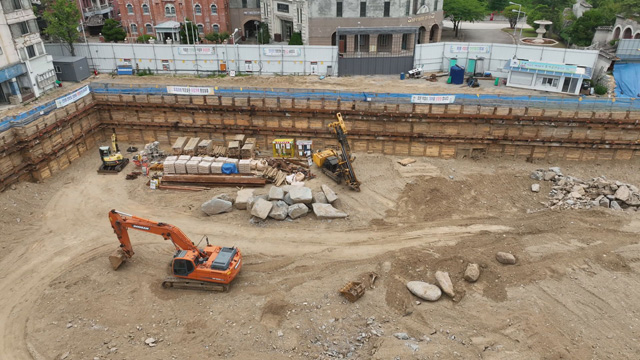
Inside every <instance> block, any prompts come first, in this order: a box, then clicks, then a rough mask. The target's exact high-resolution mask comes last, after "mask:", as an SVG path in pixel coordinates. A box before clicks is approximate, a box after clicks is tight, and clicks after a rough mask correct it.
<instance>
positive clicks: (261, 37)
mask: <svg viewBox="0 0 640 360" xmlns="http://www.w3.org/2000/svg"><path fill="white" fill-rule="evenodd" d="M258 31H259V32H258V42H259V43H260V44H268V43H269V42H270V41H271V34H269V25H268V24H267V23H260V29H259V30H258Z"/></svg>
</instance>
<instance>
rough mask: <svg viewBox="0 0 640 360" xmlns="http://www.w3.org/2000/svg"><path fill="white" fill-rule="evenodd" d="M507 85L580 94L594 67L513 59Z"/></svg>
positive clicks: (506, 67)
mask: <svg viewBox="0 0 640 360" xmlns="http://www.w3.org/2000/svg"><path fill="white" fill-rule="evenodd" d="M504 68H505V70H508V71H509V76H508V77H507V86H513V87H518V88H524V89H532V90H541V91H550V92H557V93H564V94H570V95H578V94H579V93H580V89H581V88H582V82H583V80H590V79H591V75H592V73H593V69H592V68H591V67H587V66H580V65H573V64H556V63H545V62H539V61H528V60H519V59H513V60H511V61H510V62H509V63H508V64H507V65H506V66H505V67H504Z"/></svg>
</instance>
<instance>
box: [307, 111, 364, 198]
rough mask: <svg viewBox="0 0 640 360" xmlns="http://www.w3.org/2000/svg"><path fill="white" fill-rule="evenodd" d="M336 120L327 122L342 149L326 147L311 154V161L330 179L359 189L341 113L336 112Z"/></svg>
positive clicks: (353, 158) (356, 189)
mask: <svg viewBox="0 0 640 360" xmlns="http://www.w3.org/2000/svg"><path fill="white" fill-rule="evenodd" d="M336 118H337V119H338V121H335V122H332V123H331V124H329V128H331V129H332V130H333V132H334V133H335V135H336V138H337V139H338V143H340V148H341V149H342V151H341V152H340V153H338V152H337V151H336V150H334V149H326V150H322V151H318V152H316V153H314V154H313V162H314V163H315V164H316V165H317V166H318V167H319V168H320V169H321V170H322V172H323V173H325V174H326V175H327V176H329V177H330V178H331V179H333V180H334V181H335V182H337V183H338V184H340V183H341V182H342V180H343V179H344V181H345V182H346V183H347V185H349V187H351V188H352V189H353V190H355V191H360V181H358V179H357V178H356V173H355V171H354V170H353V162H354V161H355V157H352V156H351V150H350V148H349V142H348V141H347V127H346V126H345V124H344V119H343V118H342V114H340V113H337V114H336Z"/></svg>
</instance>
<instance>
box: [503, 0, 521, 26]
mask: <svg viewBox="0 0 640 360" xmlns="http://www.w3.org/2000/svg"><path fill="white" fill-rule="evenodd" d="M519 9H520V7H519V6H518V5H511V6H507V7H506V8H504V10H503V11H504V17H506V18H507V20H509V27H510V28H512V29H514V28H515V27H516V25H517V22H518V20H520V18H521V16H518V15H519V14H518V13H517V12H514V11H513V10H519Z"/></svg>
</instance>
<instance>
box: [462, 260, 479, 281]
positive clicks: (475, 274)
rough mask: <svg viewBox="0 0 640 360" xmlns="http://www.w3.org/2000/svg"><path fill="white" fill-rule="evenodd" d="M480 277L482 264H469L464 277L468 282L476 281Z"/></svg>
mask: <svg viewBox="0 0 640 360" xmlns="http://www.w3.org/2000/svg"><path fill="white" fill-rule="evenodd" d="M479 277H480V266H478V264H469V265H467V269H466V270H465V271H464V279H465V280H467V281H468V282H476V281H478V278H479Z"/></svg>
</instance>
